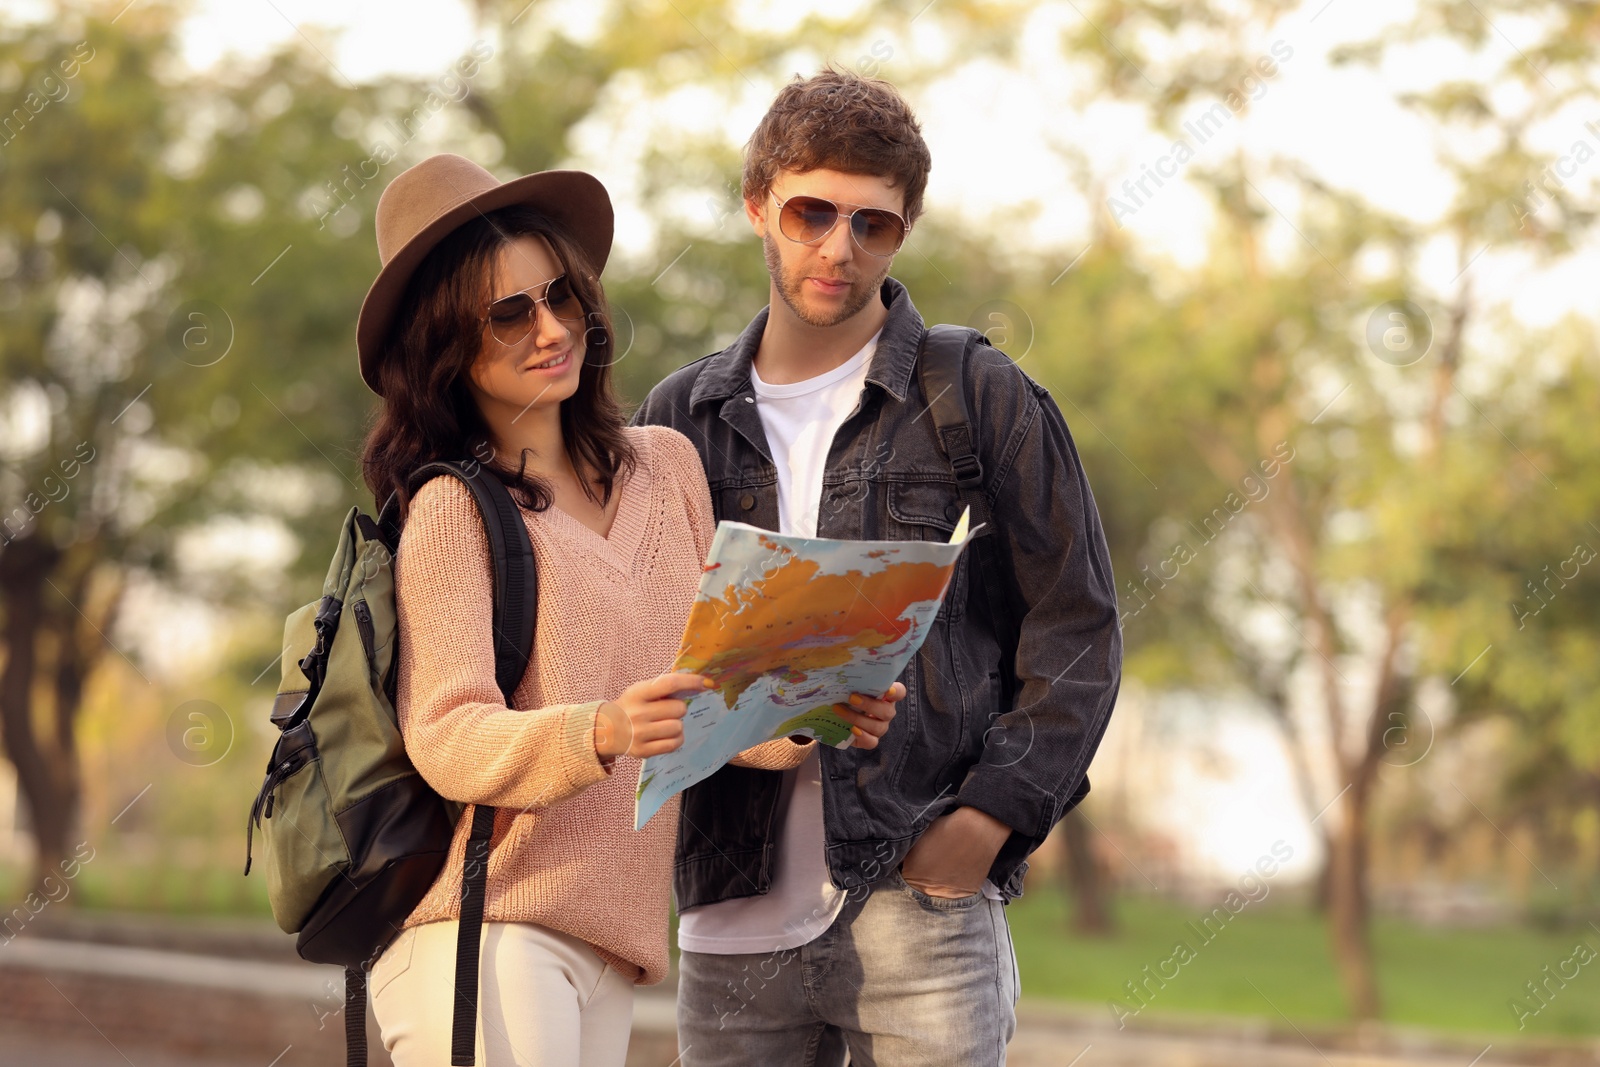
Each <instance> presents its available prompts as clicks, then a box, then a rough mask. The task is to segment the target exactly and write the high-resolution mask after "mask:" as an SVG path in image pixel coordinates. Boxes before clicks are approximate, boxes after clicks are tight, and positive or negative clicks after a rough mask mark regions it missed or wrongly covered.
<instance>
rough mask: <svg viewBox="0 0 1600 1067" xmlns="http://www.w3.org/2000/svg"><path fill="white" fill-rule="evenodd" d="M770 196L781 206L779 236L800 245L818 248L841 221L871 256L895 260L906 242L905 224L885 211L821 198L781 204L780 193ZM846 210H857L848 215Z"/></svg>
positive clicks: (792, 198)
mask: <svg viewBox="0 0 1600 1067" xmlns="http://www.w3.org/2000/svg"><path fill="white" fill-rule="evenodd" d="M770 195H771V196H772V199H773V200H776V201H777V203H778V232H779V233H781V234H783V235H784V236H785V237H787V238H788V239H789V240H791V241H795V242H798V243H799V244H803V245H810V244H816V243H817V242H818V241H820V240H822V239H823V238H824V237H826V236H828V234H830V233H832V232H833V228H834V227H835V226H837V225H838V224H839V220H840V219H841V218H843V219H847V220H849V223H850V235H851V236H852V237H854V238H855V242H856V244H857V245H859V246H860V248H861V250H862V251H863V252H866V253H867V254H868V255H873V256H892V255H894V254H895V253H896V252H898V251H899V250H900V243H901V242H902V241H904V240H905V239H906V220H905V219H903V218H901V217H900V216H899V215H897V214H895V213H894V212H893V211H889V210H887V209H886V208H881V207H861V206H859V205H857V204H843V205H841V204H836V203H834V202H833V201H832V200H824V199H823V198H822V197H820V196H791V197H789V198H788V199H786V200H779V199H778V194H777V193H771V194H770ZM844 207H851V208H854V209H855V210H854V211H848V212H847V211H844V210H842V208H844Z"/></svg>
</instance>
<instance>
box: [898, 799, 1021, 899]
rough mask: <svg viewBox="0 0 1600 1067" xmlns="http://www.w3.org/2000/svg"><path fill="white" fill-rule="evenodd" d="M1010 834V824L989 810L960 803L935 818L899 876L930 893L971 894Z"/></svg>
mask: <svg viewBox="0 0 1600 1067" xmlns="http://www.w3.org/2000/svg"><path fill="white" fill-rule="evenodd" d="M1010 836H1011V827H1009V826H1007V825H1006V824H1005V823H1003V822H1001V821H1000V820H999V819H996V818H995V817H994V816H993V815H990V814H989V813H988V812H986V811H979V810H978V809H977V808H969V807H959V808H956V809H955V810H954V811H952V812H949V813H947V814H945V815H941V816H939V818H937V819H935V820H933V822H932V823H930V824H929V825H928V828H927V829H926V830H924V831H923V832H922V836H921V837H919V838H917V840H916V842H915V843H914V844H913V845H912V846H911V851H910V852H908V853H906V858H905V859H904V860H903V861H902V862H901V864H900V877H901V878H904V879H905V881H906V884H907V885H909V886H911V887H912V888H914V889H917V890H920V891H921V892H923V893H926V894H927V895H928V896H930V897H968V896H971V895H972V894H974V893H976V892H978V891H979V890H980V889H982V888H983V880H984V878H985V877H987V876H988V874H989V868H990V866H992V865H993V864H994V858H995V856H996V855H998V854H999V852H1000V846H1001V845H1004V844H1005V843H1006V838H1008V837H1010Z"/></svg>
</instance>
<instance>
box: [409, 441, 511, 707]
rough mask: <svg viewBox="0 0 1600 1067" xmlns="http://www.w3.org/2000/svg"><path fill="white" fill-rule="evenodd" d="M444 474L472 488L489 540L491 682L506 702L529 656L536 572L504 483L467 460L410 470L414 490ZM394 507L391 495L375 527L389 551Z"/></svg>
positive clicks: (448, 461)
mask: <svg viewBox="0 0 1600 1067" xmlns="http://www.w3.org/2000/svg"><path fill="white" fill-rule="evenodd" d="M440 474H448V475H451V476H453V477H455V478H456V479H458V480H459V481H460V482H461V484H463V485H465V486H466V487H467V489H468V490H470V491H471V492H472V496H473V499H474V500H476V501H477V504H478V516H479V517H480V518H481V519H482V520H483V532H484V534H485V535H486V536H487V537H488V540H489V560H490V563H491V564H492V565H493V567H494V674H495V682H496V683H497V684H498V685H499V686H500V691H501V693H503V694H504V695H505V699H506V706H507V707H510V706H511V698H512V693H513V692H514V691H515V689H516V687H517V683H518V682H520V681H521V680H522V675H523V674H524V672H526V671H527V669H528V661H529V660H530V659H531V658H532V655H533V627H534V622H535V621H536V620H537V618H538V615H539V572H538V567H537V566H536V564H535V562H534V558H533V544H532V542H530V541H529V540H528V528H527V527H526V526H524V525H523V523H522V514H521V512H520V511H519V510H518V509H517V503H516V501H514V500H512V499H511V492H510V490H508V489H507V488H506V487H505V483H504V482H502V481H501V480H500V479H499V478H496V477H495V476H494V475H493V474H490V473H489V472H488V470H486V469H485V468H484V466H483V464H481V463H478V462H476V461H472V460H439V461H437V462H434V463H425V464H423V465H422V466H421V467H419V468H417V470H416V471H414V472H413V473H412V475H411V490H412V491H413V492H415V491H416V490H417V489H420V488H421V487H422V484H423V483H424V482H426V481H428V480H429V479H430V478H433V477H436V476H437V475H440ZM397 513H398V508H397V507H396V502H395V500H394V498H393V497H391V498H390V499H389V501H388V502H387V503H385V504H384V506H383V511H382V513H381V515H380V516H379V520H378V527H379V529H380V530H381V531H382V533H383V537H384V544H385V545H387V546H388V548H389V550H390V551H391V552H392V551H394V550H395V549H396V548H398V547H399V542H400V535H399V525H398V520H397Z"/></svg>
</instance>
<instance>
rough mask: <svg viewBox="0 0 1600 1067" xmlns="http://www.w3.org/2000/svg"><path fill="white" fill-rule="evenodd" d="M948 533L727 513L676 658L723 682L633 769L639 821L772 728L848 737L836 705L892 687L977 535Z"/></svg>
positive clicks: (841, 742) (961, 530) (843, 740)
mask: <svg viewBox="0 0 1600 1067" xmlns="http://www.w3.org/2000/svg"><path fill="white" fill-rule="evenodd" d="M967 524H968V513H967V512H966V511H963V512H962V514H961V518H960V519H959V521H957V523H956V527H955V531H954V532H953V533H952V534H951V536H950V540H949V541H948V542H939V541H842V540H833V539H830V538H823V537H800V536H795V535H790V534H779V533H774V532H773V531H771V530H763V529H761V528H759V527H756V526H750V525H747V524H745V523H742V522H729V521H727V520H724V521H722V522H719V523H718V524H717V530H716V535H715V536H714V537H713V538H712V541H711V550H710V553H709V555H708V558H707V559H706V562H705V564H704V567H703V573H702V574H701V579H700V589H699V591H698V592H697V593H696V594H695V600H694V604H693V606H692V607H691V608H690V610H689V619H688V622H687V623H686V624H685V626H684V633H683V641H682V643H681V645H680V647H679V651H678V658H677V659H676V661H674V663H673V669H674V670H686V671H696V672H699V673H701V674H704V675H706V676H707V677H709V678H710V679H712V681H714V682H715V683H716V688H714V689H709V690H706V691H704V692H697V693H695V694H694V695H693V696H690V697H689V698H688V711H687V713H686V714H685V715H684V741H683V745H682V747H680V748H679V749H678V750H677V751H676V752H670V753H667V754H666V755H663V756H652V757H650V758H649V759H646V760H644V761H643V763H642V764H641V765H640V769H639V786H638V792H637V801H636V805H635V809H634V828H635V829H638V828H640V827H642V826H644V824H645V823H646V822H648V821H649V819H650V816H651V815H653V814H655V812H656V811H657V810H658V809H659V808H660V807H661V805H662V804H663V803H665V802H666V801H667V800H668V799H669V798H670V797H672V795H673V794H675V793H677V792H679V791H680V790H683V789H686V788H688V787H689V786H691V785H693V784H694V783H695V782H698V781H700V780H702V779H704V778H706V777H709V776H710V775H711V774H713V773H715V772H716V771H717V770H718V769H719V768H720V767H722V765H723V764H725V763H727V762H728V760H730V759H731V758H733V757H734V756H736V755H738V754H739V753H740V752H743V751H744V750H745V749H747V748H750V747H752V746H754V745H758V744H761V743H762V742H764V741H770V740H774V739H776V738H780V737H786V736H788V735H790V734H805V735H808V736H810V737H815V738H817V739H818V740H819V741H821V742H822V743H823V744H828V745H834V746H836V747H840V748H843V747H846V746H848V745H849V744H850V741H851V734H850V727H849V725H848V724H846V723H845V722H844V721H843V720H842V719H840V718H839V717H838V716H837V715H836V714H835V713H834V710H833V706H834V705H835V704H840V703H843V702H845V701H846V700H848V699H849V696H850V694H851V693H869V694H876V693H882V692H884V691H886V690H887V689H888V688H889V686H890V685H891V684H892V683H893V682H894V680H895V679H896V678H898V677H899V676H900V674H901V673H902V672H903V671H904V670H905V667H906V664H907V663H909V662H910V660H911V657H912V656H914V655H916V653H917V650H918V649H919V648H921V647H922V642H923V640H924V639H925V638H926V637H927V635H928V630H929V628H930V627H931V626H932V624H933V620H934V617H935V616H936V615H937V614H938V613H939V605H940V604H941V602H942V601H943V599H944V594H945V591H946V590H947V589H948V588H949V585H950V578H951V575H952V574H954V573H955V566H956V562H957V561H958V560H959V559H960V557H961V552H962V549H964V548H965V547H966V544H967V542H968V541H969V540H970V538H971V535H972V534H973V533H974V532H975V531H973V530H969V529H968V527H967Z"/></svg>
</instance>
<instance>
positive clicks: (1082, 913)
mask: <svg viewBox="0 0 1600 1067" xmlns="http://www.w3.org/2000/svg"><path fill="white" fill-rule="evenodd" d="M1061 832H1062V834H1063V836H1064V837H1065V838H1066V846H1067V882H1068V884H1069V885H1071V887H1072V901H1073V912H1072V928H1073V929H1074V930H1075V931H1077V932H1078V933H1080V934H1084V935H1086V936H1089V937H1110V936H1111V935H1112V934H1114V933H1115V932H1116V928H1117V924H1116V919H1115V917H1114V916H1113V915H1112V913H1111V893H1110V887H1108V886H1107V885H1106V879H1105V872H1104V871H1103V870H1101V868H1100V864H1099V863H1098V862H1097V861H1096V860H1095V855H1094V842H1093V840H1092V837H1091V833H1090V829H1089V821H1088V820H1087V819H1085V818H1084V817H1083V815H1082V814H1081V813H1080V812H1079V811H1078V809H1076V808H1074V809H1073V810H1071V811H1069V812H1067V815H1066V818H1064V819H1062V820H1061Z"/></svg>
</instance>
